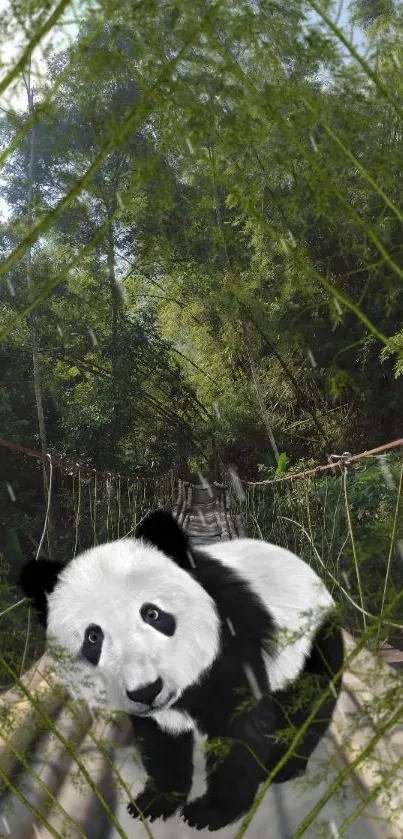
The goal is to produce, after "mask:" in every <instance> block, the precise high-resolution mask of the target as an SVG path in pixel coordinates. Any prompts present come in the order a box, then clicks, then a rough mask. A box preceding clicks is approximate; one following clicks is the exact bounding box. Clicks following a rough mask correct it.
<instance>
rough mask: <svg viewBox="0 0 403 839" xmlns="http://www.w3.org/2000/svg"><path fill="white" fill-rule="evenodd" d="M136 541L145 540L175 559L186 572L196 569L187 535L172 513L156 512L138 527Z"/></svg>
mask: <svg viewBox="0 0 403 839" xmlns="http://www.w3.org/2000/svg"><path fill="white" fill-rule="evenodd" d="M134 535H135V538H136V539H145V540H146V541H147V542H150V544H151V545H154V547H155V548H158V549H159V550H160V551H162V552H163V553H164V554H166V555H167V556H169V557H170V558H171V559H173V560H174V561H175V562H176V564H177V565H180V567H181V568H183V569H184V570H185V571H189V570H191V568H194V562H193V560H192V555H191V552H190V549H189V544H188V540H187V537H186V534H185V533H184V531H183V530H182V528H181V527H180V526H179V524H178V523H177V521H175V519H174V517H173V516H172V515H171V513H168V512H167V511H166V510H155V511H154V512H152V513H148V515H147V516H145V518H144V519H143V520H142V521H141V522H140V523H139V524H138V525H137V527H136V530H135V533H134Z"/></svg>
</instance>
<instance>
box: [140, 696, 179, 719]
mask: <svg viewBox="0 0 403 839" xmlns="http://www.w3.org/2000/svg"><path fill="white" fill-rule="evenodd" d="M174 699H175V692H174V691H172V692H171V693H169V694H168V696H167V697H166V698H165V699H164V700H163V702H160V703H157V702H155V703H154V704H152V705H147V706H143V707H142V708H141V707H140V708H136V710H135V711H133V713H134V714H135V716H136V717H150V716H152V715H153V714H157V713H158V712H159V711H164V710H165V708H168V707H169V706H170V705H171V704H172V700H174Z"/></svg>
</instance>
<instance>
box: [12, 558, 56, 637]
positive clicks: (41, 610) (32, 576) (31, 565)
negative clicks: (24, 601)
mask: <svg viewBox="0 0 403 839" xmlns="http://www.w3.org/2000/svg"><path fill="white" fill-rule="evenodd" d="M64 567H65V565H64V564H63V563H62V562H51V561H50V560H49V559H31V560H30V561H29V562H27V563H26V565H24V566H23V568H22V569H21V572H20V576H19V580H18V584H19V586H20V588H22V590H23V592H24V594H25V597H27V598H28V600H30V601H31V603H32V605H33V606H34V608H35V610H36V612H37V615H38V619H39V621H40V623H41V624H42V625H43V626H45V627H46V623H47V613H48V604H47V600H46V595H47V594H50V593H51V592H52V591H53V589H54V587H55V585H56V583H57V580H58V577H59V574H60V572H61V571H62V569H63V568H64Z"/></svg>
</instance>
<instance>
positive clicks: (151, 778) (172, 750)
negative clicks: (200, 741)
mask: <svg viewBox="0 0 403 839" xmlns="http://www.w3.org/2000/svg"><path fill="white" fill-rule="evenodd" d="M130 720H131V723H132V726H133V729H134V736H135V739H136V742H137V743H138V746H139V748H140V754H141V760H142V763H143V766H144V768H145V770H146V772H147V774H148V779H147V783H146V786H145V788H144V790H143V792H141V793H140V794H139V795H138V796H137V798H136V800H135V802H130V804H129V805H128V811H129V813H130V815H131V816H133V818H137V817H138V816H139V810H140V811H141V812H142V813H143V814H144V816H145V817H146V818H148V819H150V821H154V819H158V818H163V819H167V818H169V817H170V816H172V815H173V814H174V813H175V812H176V810H178V808H179V807H182V806H183V804H184V802H185V801H186V800H187V797H188V795H189V792H190V789H191V786H192V777H193V733H192V732H191V731H186V732H184V733H181V734H170V733H168V732H166V731H163V730H162V729H161V728H160V727H159V725H158V724H157V723H156V722H155V721H154V720H152V719H150V718H149V717H147V718H141V717H135V716H131V717H130Z"/></svg>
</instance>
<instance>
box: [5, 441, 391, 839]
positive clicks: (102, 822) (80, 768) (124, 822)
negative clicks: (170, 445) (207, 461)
mask: <svg viewBox="0 0 403 839" xmlns="http://www.w3.org/2000/svg"><path fill="white" fill-rule="evenodd" d="M402 442H403V441H399V443H400V444H401V443H402ZM8 451H9V452H10V453H11V452H12V456H13V457H20V456H21V454H22V453H21V452H18V451H17V450H16V449H13V450H10V449H8ZM35 455H38V453H32V458H33V459H34V460H35ZM392 455H393V456H392V457H391V459H390V460H389V461H388V460H386V459H385V454H384V453H382V454H381V457H382V456H383V460H379V459H377V458H378V453H377V452H375V454H374V453H364V454H363V455H362V456H361V455H359V456H357V457H356V458H351V460H350V459H349V460H348V461H346V459H344V461H342V460H341V461H340V463H337V464H336V466H335V465H334V464H333V465H332V466H331V467H327V466H325V467H319V468H317V469H313V470H308V471H307V472H304V473H302V475H294V476H292V477H291V478H290V479H288V478H287V479H283V480H281V479H280V480H279V479H274V480H267V481H260V482H256V483H254V484H252V483H247V482H242V481H240V479H239V478H238V476H237V475H236V474H235V473H234V472H233V471H231V470H228V471H227V473H226V474H224V475H223V476H222V480H221V481H220V482H217V483H212V484H207V482H206V481H204V479H203V478H202V479H201V481H200V483H199V485H194V484H191V483H188V482H185V481H182V480H178V478H177V477H176V476H175V475H174V474H173V473H170V474H169V475H166V476H164V477H163V479H161V480H160V481H159V482H154V483H153V482H152V481H147V480H144V479H136V480H129V479H123V478H122V477H121V476H117V475H111V474H110V473H107V474H102V475H100V474H97V473H94V472H93V470H86V469H85V468H84V467H79V466H77V465H76V466H75V467H71V466H68V467H66V468H65V469H64V470H62V468H61V466H60V465H59V464H57V463H56V461H52V459H51V458H48V462H47V464H46V466H47V468H48V499H47V502H48V503H47V505H46V513H45V522H44V526H43V529H42V531H41V533H39V531H38V538H37V540H36V542H35V544H34V546H33V549H34V550H35V552H36V553H37V554H38V555H39V553H40V551H44V550H45V549H46V545H50V542H51V538H50V537H51V535H52V534H51V533H49V528H50V523H51V518H52V515H53V526H55V527H56V528H58V527H59V528H60V521H62V522H64V529H65V530H66V527H67V526H68V527H67V529H68V530H69V534H65V539H66V542H65V543H64V544H63V548H64V550H65V551H66V550H67V551H70V552H71V553H76V552H77V551H78V550H81V549H83V547H86V546H87V544H89V543H95V542H97V541H103V540H105V539H107V538H116V537H117V538H119V537H120V536H124V535H126V534H127V533H130V532H131V531H132V529H133V525H134V524H135V523H136V521H138V520H139V519H140V518H141V517H142V516H143V515H144V513H145V512H147V510H148V509H150V507H151V506H156V504H157V503H158V504H162V505H164V506H166V507H168V508H170V509H172V510H173V511H174V513H175V515H176V517H177V518H178V521H179V522H180V523H181V524H182V526H183V527H184V528H185V529H186V530H187V532H188V535H189V538H190V539H191V540H192V541H193V543H194V544H202V543H204V542H208V541H210V542H211V541H215V540H219V539H233V538H237V536H240V535H242V534H243V533H244V532H245V533H247V534H248V535H252V536H257V537H258V538H262V537H263V538H266V539H269V540H270V541H275V542H278V543H281V544H284V545H286V546H288V547H290V549H291V550H294V551H295V552H297V553H299V554H301V555H303V556H304V558H306V559H307V561H310V562H312V563H314V564H315V566H316V567H317V570H318V571H319V572H320V573H322V576H324V578H325V579H326V581H327V584H328V585H329V586H330V588H333V589H337V590H338V592H339V595H340V597H341V598H342V599H344V600H345V604H346V622H347V628H348V630H349V631H346V633H345V642H346V649H347V652H348V654H349V655H350V657H351V661H350V662H349V666H348V668H347V669H346V672H345V675H344V679H343V691H342V694H341V697H340V700H339V703H338V707H337V711H336V715H335V718H334V720H333V723H332V726H331V729H330V731H329V734H328V737H327V738H326V741H325V742H324V743H323V745H321V747H320V748H319V749H318V750H317V752H316V753H315V755H314V756H313V758H312V760H311V762H310V765H309V770H308V772H307V774H306V776H304V777H303V778H301V779H298V780H296V781H292V782H288V783H287V784H285V785H279V786H276V785H272V786H271V787H270V788H269V790H268V792H267V794H266V795H265V798H264V800H263V803H262V804H261V806H260V807H259V808H258V810H257V812H256V814H255V816H254V818H253V819H252V821H251V823H250V825H249V826H248V828H247V833H248V835H249V836H252V837H260V836H266V835H270V839H297V837H300V836H305V837H309V839H315V837H329V839H331V838H332V837H339V836H347V837H350V839H395V837H396V839H397V837H401V836H402V835H403V815H402V812H403V811H402V807H401V804H402V789H403V728H402V725H401V720H402V719H403V679H402V675H403V671H402V670H401V669H400V668H401V665H402V663H403V655H402V654H401V653H400V652H399V650H398V649H397V647H396V639H397V643H399V637H400V636H399V631H398V620H397V618H396V615H393V618H394V619H393V620H392V621H391V626H390V627H389V628H388V633H387V635H386V637H385V632H384V633H383V635H378V636H377V639H376V643H374V644H372V645H370V647H369V646H368V645H364V644H360V638H362V637H363V630H364V629H365V627H366V625H367V622H368V620H369V617H370V615H371V603H370V601H367V599H365V600H364V599H363V598H362V597H360V591H361V592H362V587H360V586H358V587H357V586H356V585H355V580H354V567H353V559H354V550H352V552H351V551H350V557H352V559H351V563H350V564H351V565H352V567H351V568H349V567H348V566H347V565H346V564H345V562H343V552H345V551H347V544H348V540H349V539H351V535H352V534H351V532H350V531H351V530H352V529H353V528H355V527H356V528H358V538H359V539H360V540H361V541H360V544H361V545H363V544H364V545H365V541H366V539H367V538H369V535H370V536H371V538H370V542H371V544H372V545H373V544H374V535H373V530H374V521H372V522H371V521H367V519H366V513H365V510H364V511H363V510H362V509H361V506H360V504H361V503H362V498H361V494H360V492H359V491H358V489H357V487H358V485H359V484H360V482H361V483H362V484H363V486H364V487H365V486H367V484H368V481H371V480H372V481H373V480H374V477H373V473H375V475H376V480H377V481H379V498H378V502H379V504H380V507H381V512H382V516H383V517H384V519H385V518H387V517H388V516H389V518H388V521H390V527H389V542H384V541H383V535H384V534H383V531H382V528H381V535H380V536H379V539H380V541H379V544H378V542H377V541H376V540H375V544H376V545H377V546H378V547H379V546H381V547H382V548H383V552H384V556H383V558H382V563H383V571H384V578H383V585H382V586H381V592H380V594H379V597H380V604H381V605H380V607H379V608H381V607H382V609H384V610H385V613H386V611H387V607H388V602H389V601H388V587H389V582H390V581H391V580H392V577H393V574H392V571H393V569H391V563H392V561H395V559H396V558H398V559H399V556H400V554H399V552H400V539H401V535H402V534H401V530H402V523H401V516H400V498H401V490H402V486H401V484H402V471H403V470H402V461H403V458H402V449H401V448H400V446H395V447H394V448H393V452H392ZM24 457H25V463H26V464H27V463H28V460H29V458H30V457H31V455H27V454H26V453H24ZM35 462H36V463H38V457H37V458H36V461H35ZM58 469H60V474H58V476H57V479H56V477H55V475H56V472H57V470H58ZM355 470H359V471H355ZM385 470H386V471H385ZM9 474H10V475H12V474H13V471H12V469H11V471H10V473H9ZM34 476H36V478H38V480H39V477H40V475H39V477H38V474H37V472H35V475H34ZM10 480H11V478H10ZM385 487H386V490H385ZM11 491H12V494H13V495H14V498H15V500H14V501H12V496H11V503H13V504H15V503H18V500H17V496H16V494H15V493H14V491H13V488H12V487H11ZM364 495H365V494H364ZM67 496H68V498H69V499H70V501H69V504H68V503H67ZM357 498H358V499H359V503H357ZM385 499H386V500H385ZM378 502H377V503H378ZM371 503H375V502H371ZM369 513H370V517H371V515H373V510H372V509H371V510H370V511H369ZM375 530H377V528H375ZM378 535H379V534H378ZM381 536H382V538H381ZM48 537H49V538H48ZM22 538H23V536H22ZM377 538H378V537H377ZM68 539H70V541H69V542H68ZM353 545H354V541H353ZM355 553H357V550H356V548H355ZM378 559H380V558H379V557H378ZM355 571H356V573H358V574H359V569H358V568H357V569H355ZM378 588H379V586H378ZM24 609H26V606H25V605H24V604H19V601H12V602H9V603H8V605H6V607H5V609H3V611H2V613H1V619H2V620H4V621H5V620H7V619H9V618H10V617H11V616H13V618H14V619H15V615H16V614H18V613H20V614H21V610H22V611H23V610H24ZM26 619H27V616H26V612H23V618H22V619H21V623H22V624H23V629H24V633H25V635H24V646H23V649H21V654H22V656H23V657H24V661H27V662H28V661H29V654H27V647H28V646H29V644H28V641H29V638H30V637H31V636H32V634H33V628H32V627H29V626H28V630H29V631H28V632H27V626H26V624H25V621H26ZM18 625H19V624H18V621H17V623H16V626H18ZM7 632H9V633H10V632H11V630H10V627H9V626H8V625H5V628H4V629H3V632H2V637H3V638H6V640H7V638H9V637H11V636H10V635H7ZM17 635H18V633H17ZM17 635H16V636H15V637H17ZM387 639H389V645H388V646H387V644H386V641H387ZM6 647H7V643H6V644H5V649H6ZM35 649H36V648H35ZM35 649H33V650H32V653H31V657H35ZM39 649H41V650H42V648H41V647H39ZM385 650H387V652H385ZM1 662H2V663H3V666H4V673H3V676H4V677H7V678H8V680H9V682H12V681H13V678H12V676H14V684H12V685H11V686H9V687H7V678H5V679H4V681H5V683H6V684H5V687H6V688H7V689H3V693H2V694H0V814H1V815H0V835H1V836H2V837H6V836H7V837H8V836H11V837H13V839H14V837H15V838H16V839H34V837H35V839H38V838H39V839H48V837H51V836H56V837H68V838H69V839H70V838H71V839H76V837H86V839H117V837H137V836H141V835H144V834H146V833H148V835H150V833H151V835H153V836H155V837H156V839H185V837H190V836H192V835H193V833H194V831H192V830H191V829H190V828H188V827H187V826H186V825H184V823H183V822H181V820H180V818H179V817H174V818H173V819H171V820H170V821H168V822H161V823H159V822H157V823H154V824H152V825H148V826H147V825H145V824H142V823H141V822H139V821H133V820H132V819H131V817H130V816H129V815H128V813H127V812H126V804H127V800H128V797H129V796H130V795H131V796H135V795H136V794H137V793H138V792H139V791H140V789H141V787H142V785H143V783H144V780H145V779H144V773H143V771H142V769H141V768H140V765H139V763H138V761H137V759H136V755H135V752H134V750H133V745H132V743H131V732H130V729H129V727H128V725H127V722H126V721H125V720H122V719H113V720H111V719H103V718H95V717H94V716H93V715H91V713H90V712H89V710H88V709H87V708H86V707H78V706H76V705H73V704H72V703H71V702H70V701H69V700H68V698H67V696H66V694H65V692H64V689H63V687H62V686H61V685H60V684H59V682H58V680H57V677H56V675H55V673H54V672H53V671H52V668H51V665H50V662H49V660H48V658H47V656H46V653H43V652H42V654H41V655H40V656H39V659H38V658H37V660H35V661H33V663H31V666H30V667H29V668H28V669H26V667H21V668H20V671H18V672H16V670H15V666H11V665H10V664H8V663H7V662H8V659H7V655H3V654H2V655H1ZM23 671H25V672H23ZM0 672H1V664H0ZM20 675H21V678H19V677H20ZM399 712H400V713H399ZM203 771H204V757H203V748H202V743H201V742H198V743H197V744H196V750H195V779H194V788H193V791H192V797H193V796H197V795H199V794H201V793H202V791H203V787H204V780H203ZM243 830H244V827H242V823H239V824H237V825H233V826H231V827H229V828H225V829H224V830H221V831H218V833H219V835H220V836H222V837H223V839H229V837H238V836H239V837H240V836H241V835H243ZM201 833H202V834H203V833H205V835H209V834H208V832H203V831H202V832H201ZM195 835H196V834H195Z"/></svg>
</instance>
